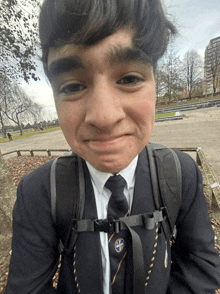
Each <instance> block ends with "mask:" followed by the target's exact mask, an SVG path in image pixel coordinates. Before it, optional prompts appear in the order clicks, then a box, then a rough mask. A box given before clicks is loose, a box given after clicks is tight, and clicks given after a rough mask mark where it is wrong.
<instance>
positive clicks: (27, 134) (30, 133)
mask: <svg viewBox="0 0 220 294" xmlns="http://www.w3.org/2000/svg"><path fill="white" fill-rule="evenodd" d="M58 130H60V127H55V128H49V129H44V130H43V131H34V130H33V131H27V132H26V131H25V132H24V133H23V135H22V136H21V135H20V132H12V133H11V135H12V139H13V141H15V140H19V139H24V138H28V137H31V136H34V135H40V134H43V133H48V132H53V131H58ZM5 142H9V139H8V138H5V139H4V138H0V143H5Z"/></svg>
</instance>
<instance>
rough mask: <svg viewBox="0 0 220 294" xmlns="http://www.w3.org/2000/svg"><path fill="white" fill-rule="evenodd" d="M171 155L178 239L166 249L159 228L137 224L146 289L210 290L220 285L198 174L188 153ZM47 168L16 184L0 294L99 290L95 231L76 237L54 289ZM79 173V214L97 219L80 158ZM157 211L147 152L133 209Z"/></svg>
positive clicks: (151, 293)
mask: <svg viewBox="0 0 220 294" xmlns="http://www.w3.org/2000/svg"><path fill="white" fill-rule="evenodd" d="M175 152H176V153H177V155H178V157H179V159H180V162H181V167H182V177H183V188H182V190H183V199H182V205H181V208H180V211H179V216H178V219H177V223H176V225H177V238H176V241H175V244H173V245H172V246H170V244H169V242H167V240H166V238H165V236H164V233H163V230H162V229H161V228H160V227H159V230H158V233H157V231H156V228H155V229H153V230H145V229H143V228H138V227H136V228H134V229H135V231H136V232H137V233H138V234H139V236H140V238H141V240H142V246H143V252H144V260H145V275H146V287H145V289H146V293H148V294H155V293H157V294H174V293H175V294H176V293H178V294H187V293H189V294H192V293H195V294H198V293H200V294H203V293H204V294H207V293H210V294H214V293H215V290H216V289H218V288H220V260H219V256H218V253H217V252H216V250H215V249H214V234H213V230H212V227H211V223H210V220H209V216H208V210H207V205H206V201H205V197H204V194H203V191H202V188H203V186H202V177H201V174H200V172H199V169H198V167H197V166H196V164H195V162H194V161H193V160H192V159H191V157H190V156H188V155H186V154H184V153H182V152H180V151H175ZM50 167H51V162H49V163H46V164H45V165H43V166H41V167H39V168H38V169H36V170H35V171H33V172H31V173H30V174H29V175H27V176H25V177H24V178H23V179H22V180H21V182H20V184H19V186H18V191H17V201H16V203H15V207H14V212H13V239H12V257H11V263H10V269H9V279H8V285H7V288H6V291H5V294H14V293H16V294H30V293H33V294H38V293H44V294H49V293H63V294H75V293H82V294H84V293H85V294H88V293H90V294H103V286H102V263H101V247H100V240H99V233H98V232H85V233H80V234H79V236H78V239H77V242H76V244H75V247H74V251H73V253H72V254H70V255H69V256H68V257H67V258H66V260H65V263H66V265H65V267H63V268H62V269H61V276H60V281H59V286H58V290H54V288H53V287H52V277H53V275H54V273H55V271H56V269H57V265H58V259H59V252H58V249H57V245H58V239H57V234H56V228H55V226H54V223H53V220H52V216H51V205H50ZM84 173H85V180H86V201H85V211H84V218H96V217H97V212H96V205H95V199H94V194H93V188H92V183H91V180H90V176H89V172H88V169H87V167H86V164H85V163H84ZM154 210H156V208H155V204H154V199H153V195H152V187H151V179H150V172H149V166H148V158H147V153H146V150H145V149H144V150H143V151H142V152H141V153H140V155H139V159H138V165H137V169H136V180H135V189H134V198H133V204H132V210H131V214H141V213H148V212H149V213H150V212H153V211H154ZM157 234H158V237H157V238H156V235H157ZM155 244H156V245H155ZM155 248H156V252H155ZM152 257H154V262H153V265H152ZM127 266H128V269H127V274H126V276H125V279H126V292H125V293H126V294H132V263H129V262H128V265H127ZM79 291H80V292H79ZM113 294H114V293H113ZM117 294H118V293H117Z"/></svg>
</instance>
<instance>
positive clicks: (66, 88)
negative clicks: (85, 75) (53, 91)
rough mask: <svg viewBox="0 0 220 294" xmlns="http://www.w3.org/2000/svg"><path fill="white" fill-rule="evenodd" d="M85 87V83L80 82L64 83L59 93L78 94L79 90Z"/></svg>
mask: <svg viewBox="0 0 220 294" xmlns="http://www.w3.org/2000/svg"><path fill="white" fill-rule="evenodd" d="M85 88H86V87H85V86H84V85H82V84H78V83H72V84H68V85H63V86H62V87H61V88H60V90H59V94H66V95H71V94H76V93H77V92H80V91H82V90H84V89H85Z"/></svg>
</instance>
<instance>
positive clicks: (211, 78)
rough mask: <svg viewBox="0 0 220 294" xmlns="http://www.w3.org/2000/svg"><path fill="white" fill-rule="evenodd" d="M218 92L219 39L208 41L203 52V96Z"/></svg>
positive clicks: (219, 80) (219, 85)
mask: <svg viewBox="0 0 220 294" xmlns="http://www.w3.org/2000/svg"><path fill="white" fill-rule="evenodd" d="M218 92H220V37H217V38H214V39H212V40H210V42H209V44H208V46H207V47H206V50H205V63H204V94H211V93H214V94H215V93H218Z"/></svg>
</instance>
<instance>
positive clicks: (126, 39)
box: [48, 29, 133, 66]
mask: <svg viewBox="0 0 220 294" xmlns="http://www.w3.org/2000/svg"><path fill="white" fill-rule="evenodd" d="M132 36H133V33H132V31H131V30H125V29H121V30H119V31H117V32H116V33H114V34H112V35H110V36H108V37H106V38H105V39H103V40H101V41H99V42H98V43H96V44H94V45H90V46H84V45H74V44H73V43H71V40H70V41H69V42H68V43H67V44H65V45H63V46H61V47H53V48H50V50H49V55H48V66H50V64H51V62H53V61H54V60H56V59H59V58H60V57H67V56H69V55H70V54H71V55H77V56H80V57H81V58H83V57H84V58H86V55H87V53H88V54H90V53H91V54H90V55H97V54H102V55H103V54H106V56H107V55H108V53H109V52H110V51H111V50H113V49H114V48H116V47H118V46H120V47H127V46H129V47H132Z"/></svg>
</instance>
